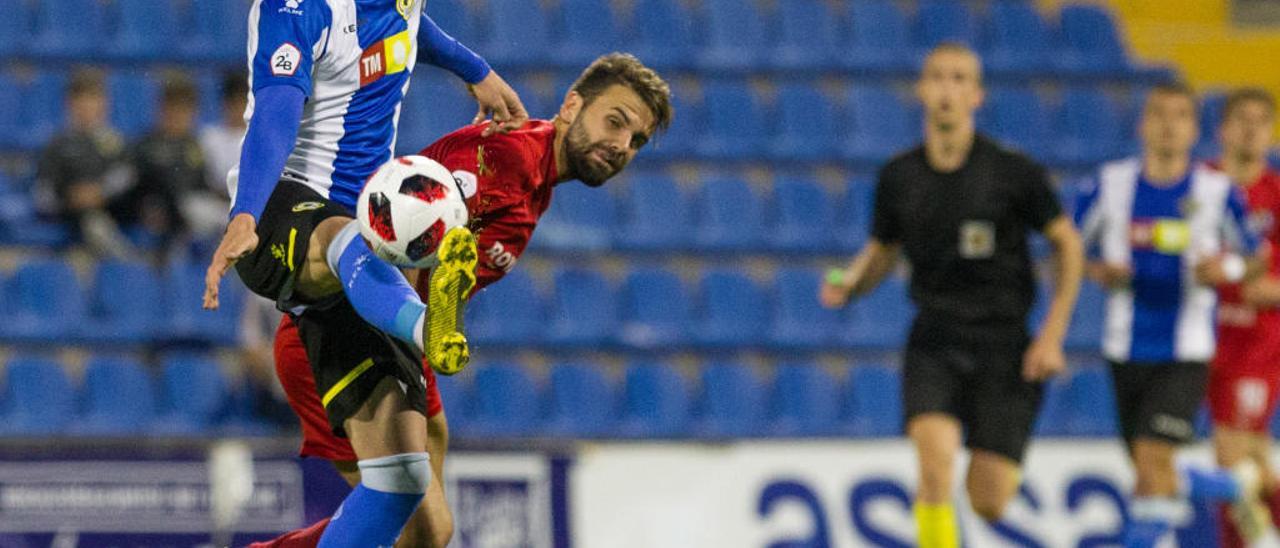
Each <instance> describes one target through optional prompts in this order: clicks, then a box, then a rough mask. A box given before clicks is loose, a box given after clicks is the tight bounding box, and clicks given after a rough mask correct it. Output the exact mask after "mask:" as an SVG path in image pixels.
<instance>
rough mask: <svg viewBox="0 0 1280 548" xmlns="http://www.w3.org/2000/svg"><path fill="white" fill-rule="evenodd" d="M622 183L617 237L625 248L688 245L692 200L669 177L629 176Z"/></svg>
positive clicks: (663, 248) (675, 248)
mask: <svg viewBox="0 0 1280 548" xmlns="http://www.w3.org/2000/svg"><path fill="white" fill-rule="evenodd" d="M626 177H627V179H626V181H625V182H624V183H623V184H622V185H621V190H622V193H623V198H622V200H621V202H622V210H623V213H622V216H621V218H620V220H619V223H618V225H617V233H616V234H614V241H615V242H617V244H618V245H619V247H621V248H622V249H629V250H635V251H678V250H682V249H685V248H687V247H688V246H689V243H690V241H689V240H690V239H691V238H692V236H693V230H692V227H690V224H689V213H690V212H689V200H688V198H687V197H686V196H685V194H684V192H683V191H681V190H680V187H679V186H678V185H676V182H675V181H673V180H671V178H670V177H667V176H665V175H657V174H644V175H641V174H635V175H630V176H626Z"/></svg>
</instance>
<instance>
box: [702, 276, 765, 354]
mask: <svg viewBox="0 0 1280 548" xmlns="http://www.w3.org/2000/svg"><path fill="white" fill-rule="evenodd" d="M699 296H700V297H699V301H700V303H701V305H700V307H699V310H700V314H699V315H698V321H697V322H696V324H695V325H694V326H693V337H694V339H695V340H696V342H697V343H698V344H699V345H702V346H706V347H710V348H724V349H733V348H740V347H746V346H759V345H760V344H761V342H762V340H763V337H764V335H765V329H766V328H767V327H768V321H769V317H768V315H769V300H770V299H769V298H768V296H767V295H766V294H765V292H764V291H763V290H761V289H760V287H759V286H758V285H757V284H756V283H755V282H754V281H752V280H751V278H749V277H747V276H746V274H744V273H743V272H741V270H740V269H723V270H715V271H711V272H707V273H705V274H704V275H703V277H702V283H701V284H700V287H699Z"/></svg>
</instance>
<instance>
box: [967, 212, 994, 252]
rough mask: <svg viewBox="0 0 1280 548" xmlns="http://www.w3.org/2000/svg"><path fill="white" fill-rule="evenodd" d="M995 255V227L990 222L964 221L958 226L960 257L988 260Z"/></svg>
mask: <svg viewBox="0 0 1280 548" xmlns="http://www.w3.org/2000/svg"><path fill="white" fill-rule="evenodd" d="M995 253H996V225H995V223H993V222H991V221H965V222H964V224H961V225H960V256H961V257H964V258H966V259H990V258H991V257H992V256H993V255H995Z"/></svg>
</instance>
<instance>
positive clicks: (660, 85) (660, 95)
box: [569, 53, 675, 130]
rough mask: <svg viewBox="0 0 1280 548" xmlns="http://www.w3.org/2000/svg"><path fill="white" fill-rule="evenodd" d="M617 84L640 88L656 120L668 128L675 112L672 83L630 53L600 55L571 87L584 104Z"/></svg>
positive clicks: (633, 88) (642, 98)
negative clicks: (669, 83)
mask: <svg viewBox="0 0 1280 548" xmlns="http://www.w3.org/2000/svg"><path fill="white" fill-rule="evenodd" d="M614 85H623V86H627V87H628V88H630V89H631V90H632V91H634V92H636V94H637V95H639V96H640V100H642V101H644V104H645V105H646V106H648V107H649V110H651V111H653V116H654V124H655V126H656V127H657V128H658V129H662V130H665V129H667V127H668V126H670V125H671V118H672V117H673V116H674V114H675V113H674V109H672V107H671V86H670V85H668V84H667V82H666V81H665V80H663V79H662V77H661V76H658V73H656V72H654V71H653V69H651V68H649V67H646V66H644V63H641V62H640V60H639V59H637V58H636V56H634V55H631V54H629V53H610V54H608V55H602V56H600V57H597V58H596V60H595V61H592V62H591V65H589V66H587V68H586V70H583V71H582V75H581V76H578V79H577V80H576V81H574V82H573V85H572V86H570V87H569V89H570V91H576V92H577V93H578V95H580V96H581V97H582V100H583V104H584V105H590V104H591V101H592V100H593V99H595V98H596V97H599V96H600V94H601V93H604V90H606V89H609V87H611V86H614Z"/></svg>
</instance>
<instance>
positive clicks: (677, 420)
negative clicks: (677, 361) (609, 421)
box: [619, 362, 691, 438]
mask: <svg viewBox="0 0 1280 548" xmlns="http://www.w3.org/2000/svg"><path fill="white" fill-rule="evenodd" d="M625 383H626V384H625V385H624V387H623V396H622V398H623V404H622V422H621V423H620V425H619V433H620V434H621V435H623V436H627V437H638V438H672V437H679V436H682V435H684V434H686V433H687V432H688V429H689V415H690V409H691V408H690V405H691V403H690V394H689V390H688V388H686V387H685V380H684V379H683V378H682V377H681V376H680V372H679V371H676V369H675V368H674V367H672V366H671V365H669V364H666V363H660V362H641V363H634V364H631V365H630V366H629V367H627V372H626V381H625Z"/></svg>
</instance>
